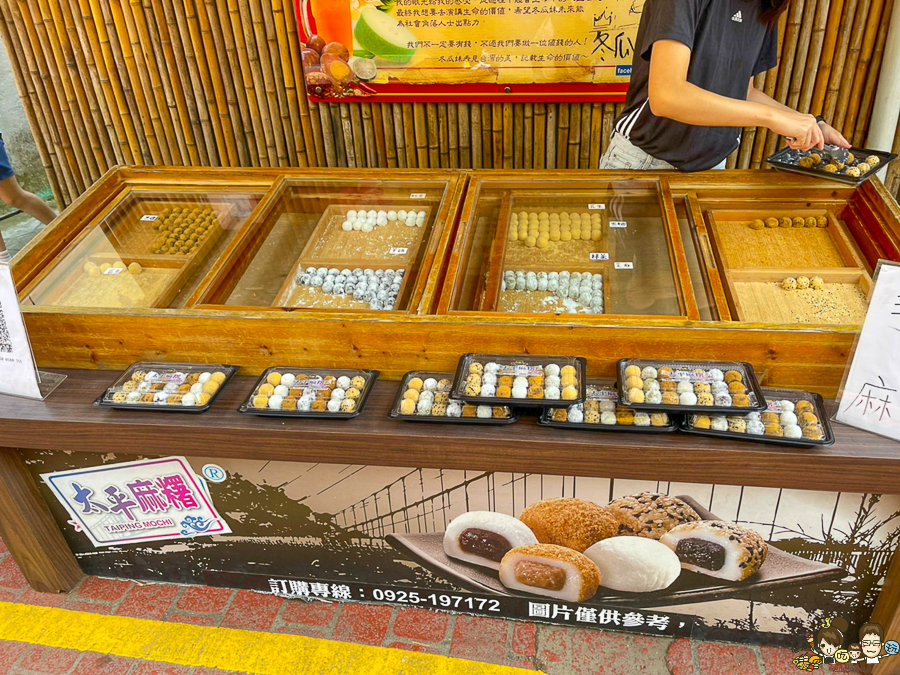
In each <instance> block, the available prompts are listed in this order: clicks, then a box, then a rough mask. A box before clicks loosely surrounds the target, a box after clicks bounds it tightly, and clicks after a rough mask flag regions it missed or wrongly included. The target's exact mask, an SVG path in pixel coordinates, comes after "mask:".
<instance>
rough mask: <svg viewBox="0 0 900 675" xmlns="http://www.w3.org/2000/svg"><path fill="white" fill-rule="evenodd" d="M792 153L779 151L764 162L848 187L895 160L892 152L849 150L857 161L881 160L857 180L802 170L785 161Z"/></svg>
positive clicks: (837, 174) (860, 182) (813, 170)
mask: <svg viewBox="0 0 900 675" xmlns="http://www.w3.org/2000/svg"><path fill="white" fill-rule="evenodd" d="M794 152H796V151H795V150H792V149H791V148H784V149H783V150H779V151H778V152H776V153H775V154H774V155H772V156H771V157H769V158H767V159H766V161H767V162H768V163H769V164H771V165H772V166H774V167H775V168H776V169H781V170H783V171H793V172H794V173H802V174H805V175H807V176H815V177H816V178H825V179H827V180H833V181H837V182H839V183H847V184H848V185H860V184H862V183H865V182H866V181H867V180H868V179H869V178H871V177H872V176H873V175H874V174H876V173H878V172H879V171H881V170H882V169H883V168H884V167H885V166H887V165H888V164H890V163H891V162H893V161H894V160H895V159H897V155H896V153H893V152H882V151H881V150H866V149H865V148H850V152H852V153H853V156H854V158H856V159H857V160H859V159H863V160H864V159H865V158H866V157H869V156H871V155H875V156H876V157H878V158H879V159H880V160H881V162H879V164H878V166H876V167H873V168H871V169H869V171H867V172H866V173H864V174H863V175H862V176H860V177H859V178H853V177H852V176H845V175H844V174H840V173H828V172H827V171H822V170H820V169H804V168H803V167H801V166H798V165H797V164H794V163H793V162H791V161H788V160H787V157H789V156H790V155H791V154H792V153H794Z"/></svg>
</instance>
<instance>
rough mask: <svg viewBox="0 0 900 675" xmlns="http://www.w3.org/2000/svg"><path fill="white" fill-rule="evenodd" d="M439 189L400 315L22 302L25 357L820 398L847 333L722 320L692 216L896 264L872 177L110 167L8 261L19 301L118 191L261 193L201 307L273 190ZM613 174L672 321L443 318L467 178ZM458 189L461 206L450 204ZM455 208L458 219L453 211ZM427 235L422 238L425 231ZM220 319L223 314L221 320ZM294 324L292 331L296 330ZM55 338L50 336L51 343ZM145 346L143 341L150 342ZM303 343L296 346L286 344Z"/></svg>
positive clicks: (896, 226)
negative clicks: (673, 285)
mask: <svg viewBox="0 0 900 675" xmlns="http://www.w3.org/2000/svg"><path fill="white" fill-rule="evenodd" d="M361 175H362V176H363V177H364V178H367V179H369V178H371V179H377V178H382V179H396V180H415V179H417V178H419V179H426V180H428V179H430V180H435V179H440V178H447V179H450V178H452V179H454V181H452V185H453V187H452V189H451V197H450V199H449V200H447V203H446V204H444V212H443V213H441V214H439V216H438V221H437V225H436V228H437V229H439V230H440V236H439V237H438V236H432V245H433V246H430V247H429V251H428V254H427V256H426V257H425V258H424V259H423V262H422V266H423V268H427V269H428V273H427V275H426V276H425V277H424V281H423V282H422V284H421V285H420V286H419V287H418V288H417V289H416V293H421V299H420V300H419V301H418V302H415V301H414V302H413V304H411V305H410V307H412V308H414V309H411V310H410V312H409V313H403V312H391V313H384V312H373V311H358V312H334V311H332V312H327V311H319V310H305V311H302V312H298V311H271V310H270V309H268V310H267V309H265V308H240V307H229V306H222V305H197V306H193V307H185V308H183V309H138V310H118V311H112V310H89V309H78V308H54V307H36V306H27V305H26V306H24V313H25V320H26V324H27V326H28V329H29V332H30V335H31V338H32V342H33V344H34V348H35V353H36V356H37V359H38V362H39V363H40V365H41V366H42V367H75V368H108V369H114V368H120V367H123V366H125V365H128V364H129V363H132V362H134V361H137V360H140V359H142V358H146V357H147V356H149V355H152V356H153V357H154V358H162V359H167V360H179V361H209V360H219V361H222V362H231V363H240V364H241V365H242V366H244V368H245V370H246V372H249V373H254V372H261V371H262V370H263V369H264V368H266V367H268V366H270V365H272V364H273V363H294V364H296V365H298V366H302V365H309V366H313V365H322V364H326V365H332V366H334V367H339V366H345V367H356V366H359V365H365V366H366V367H370V368H377V369H379V370H380V371H381V372H382V376H383V377H384V378H387V379H399V378H400V377H401V376H402V375H403V374H404V373H405V372H407V371H408V370H412V369H422V368H426V369H438V370H453V368H454V367H455V365H456V362H457V360H458V358H459V356H460V354H462V353H465V352H469V351H481V352H492V353H544V352H546V351H547V349H548V346H552V348H553V351H554V352H556V353H571V354H575V355H586V356H589V357H590V359H589V372H588V375H589V376H590V377H602V376H605V377H609V376H612V375H613V374H614V366H615V362H616V360H617V359H618V358H621V357H623V356H631V357H640V356H659V357H665V356H679V355H683V354H685V353H690V354H691V355H692V356H693V357H695V358H732V359H738V360H744V361H750V362H751V363H753V364H754V365H755V366H756V367H757V369H758V371H759V372H760V373H761V374H762V375H763V379H764V383H765V384H767V385H772V386H799V387H807V388H810V389H813V390H816V391H819V392H820V393H823V394H825V395H829V394H833V393H834V392H835V391H836V389H837V386H838V384H839V382H840V379H841V375H842V374H843V371H844V367H845V365H846V359H847V355H848V354H849V351H850V349H851V347H852V343H853V339H854V336H855V333H856V327H855V326H834V325H802V326H783V325H775V324H765V323H740V322H735V321H731V320H729V319H730V318H731V310H730V309H729V306H728V301H727V293H726V291H725V289H726V281H727V280H726V279H725V278H724V276H723V275H722V270H721V269H720V268H719V265H718V263H717V261H716V259H715V255H714V253H713V251H714V249H713V246H712V243H711V242H710V240H708V237H709V232H708V228H707V226H706V221H705V220H704V210H705V209H709V208H710V205H714V206H715V207H716V208H723V209H737V208H742V207H743V206H746V204H747V203H748V202H752V203H753V204H754V207H755V208H763V209H764V208H769V207H771V208H772V209H777V208H781V207H783V206H784V205H785V204H788V205H794V206H797V205H800V206H803V207H804V208H812V207H816V208H819V207H821V206H822V205H825V206H826V207H828V208H829V209H830V210H831V211H832V212H833V213H834V214H835V215H836V216H837V217H839V219H840V220H842V221H843V222H844V223H845V224H846V228H847V231H848V232H849V233H850V235H851V236H852V237H853V239H854V242H855V245H856V247H857V248H858V249H859V252H860V253H861V254H862V260H863V261H864V263H865V265H866V269H867V271H868V270H870V269H871V268H872V266H873V265H874V263H875V262H876V261H877V259H878V258H879V257H884V258H890V259H894V260H900V209H898V207H897V205H896V203H895V202H893V200H892V199H891V198H890V197H889V196H888V195H887V193H886V192H885V190H884V188H883V186H882V185H881V184H880V183H879V182H877V181H868V182H867V183H865V184H863V185H862V186H860V187H858V188H855V187H851V186H845V185H839V184H835V183H831V182H828V181H820V180H814V179H810V178H808V177H805V176H797V175H793V174H785V173H779V172H773V171H716V172H707V173H703V174H680V173H676V172H662V173H659V174H647V173H642V172H616V173H612V172H602V171H597V172H587V171H586V172H578V173H576V172H537V171H527V172H468V173H464V172H441V171H438V172H434V171H385V172H381V171H377V172H372V173H371V174H368V173H364V172H360V171H358V170H334V169H332V170H324V169H315V170H307V169H304V170H291V169H204V168H190V169H181V168H171V169H149V168H118V169H115V170H113V171H111V172H109V173H108V174H107V175H106V176H104V178H103V179H102V180H101V181H99V182H98V183H97V184H96V185H95V186H93V187H92V188H91V189H90V190H89V191H88V192H86V193H85V194H84V195H83V196H82V197H81V198H80V199H79V200H78V201H77V202H76V203H75V204H73V206H72V207H70V208H69V209H68V210H67V211H66V213H65V214H63V216H62V217H60V218H59V219H58V220H57V221H56V222H55V223H54V224H53V225H51V226H50V227H49V228H47V229H46V230H45V231H44V232H43V233H42V234H41V235H39V236H38V237H37V238H36V239H35V240H34V241H33V242H32V243H31V244H29V245H28V246H27V247H26V248H25V249H24V250H23V251H22V252H21V253H20V254H19V255H18V256H16V259H15V261H14V274H15V276H16V279H17V282H18V283H19V285H20V288H21V289H22V290H23V295H22V297H25V294H27V290H28V288H30V285H31V284H32V283H33V282H34V281H35V280H36V279H38V278H40V276H41V275H42V274H45V273H46V272H47V269H48V267H49V266H50V265H51V264H52V263H53V262H54V261H55V260H56V259H57V258H58V256H59V255H60V254H61V253H62V252H63V251H64V250H65V249H66V247H67V246H68V245H69V244H70V243H71V241H72V240H73V239H74V238H76V237H77V236H78V235H79V233H81V232H82V231H83V230H84V228H85V227H87V226H88V225H90V224H91V223H93V222H95V220H96V216H97V215H98V213H99V212H100V211H102V210H103V209H104V208H105V207H106V206H107V205H108V204H109V203H110V201H111V200H113V199H115V198H116V196H117V195H118V194H119V192H120V190H122V189H123V188H125V187H128V186H139V187H141V188H142V189H155V188H158V189H160V190H176V189H179V188H184V187H185V186H192V185H193V186H196V185H202V186H208V187H209V188H210V189H227V190H229V191H231V192H237V191H241V190H245V191H246V190H254V191H260V190H263V189H266V190H268V192H267V193H266V195H265V196H264V197H263V198H262V200H261V201H260V202H259V203H258V204H257V205H256V208H255V210H254V211H253V213H252V214H251V215H250V216H249V217H248V219H247V221H246V222H245V223H244V226H243V227H242V229H241V231H240V232H239V233H237V234H236V235H235V237H234V239H233V241H232V242H231V243H230V244H229V246H228V248H227V249H226V251H225V252H224V253H223V254H222V255H221V257H220V259H219V260H218V261H217V262H216V263H215V264H214V265H213V267H212V269H211V270H210V271H209V273H208V274H207V276H206V278H205V279H204V280H203V282H202V283H201V285H200V288H199V289H198V294H195V297H200V296H199V294H202V293H203V292H204V291H205V289H206V288H208V287H209V286H210V284H212V283H214V282H215V280H216V279H219V278H221V275H222V274H223V270H224V269H225V264H226V261H227V260H228V259H229V257H230V256H233V255H234V252H235V251H236V250H237V249H238V248H239V247H242V246H245V245H246V240H247V238H248V237H249V236H251V235H252V233H253V230H254V228H255V227H256V226H257V223H258V222H259V219H260V218H261V217H263V214H264V212H265V210H266V209H267V208H272V206H273V202H274V200H275V195H276V192H277V185H278V184H280V181H282V180H283V179H290V178H307V179H322V180H330V179H335V178H340V179H345V180H349V179H359V178H360V176H361ZM610 178H616V179H637V180H640V179H644V180H647V179H653V180H655V179H657V178H658V179H659V181H660V189H661V194H662V196H663V200H664V210H663V218H664V222H665V226H666V228H667V232H668V235H667V236H668V237H669V238H670V241H672V242H673V244H672V251H671V254H672V255H673V256H674V258H675V260H676V265H675V267H676V268H677V269H679V270H680V273H679V275H678V283H679V284H681V287H682V288H683V289H687V291H688V292H684V293H683V297H684V298H685V304H684V307H685V316H683V317H676V318H671V317H635V316H629V317H615V316H605V315H597V316H584V317H581V316H578V317H554V316H546V315H515V314H501V313H496V312H465V313H450V312H448V311H447V308H448V307H449V302H450V300H449V299H450V298H451V297H452V293H453V288H454V285H455V284H456V283H457V282H458V275H459V270H460V265H461V262H462V260H461V256H462V254H463V250H462V249H461V245H460V242H461V241H464V238H465V237H466V233H467V231H468V228H469V227H470V222H469V219H470V218H471V214H472V209H473V204H472V199H473V196H474V195H476V194H477V188H478V185H479V183H480V181H484V180H504V181H510V180H527V181H530V182H532V183H533V182H536V181H541V180H542V179H547V180H557V181H559V180H563V179H564V180H566V181H568V182H573V183H590V182H591V181H595V182H596V181H607V180H609V179H610ZM467 181H468V184H469V186H468V193H467V194H468V197H467V199H466V203H465V204H463V205H462V206H461V207H460V205H461V201H462V196H463V193H464V192H465V191H466V184H467ZM676 209H681V211H683V217H684V218H686V219H688V220H690V221H691V222H692V224H693V229H694V230H695V234H694V235H693V236H694V237H695V238H696V241H695V242H693V243H694V245H695V246H696V248H697V250H698V251H700V254H699V258H700V260H701V261H702V267H703V270H702V272H703V275H704V278H705V279H706V280H707V282H708V286H709V292H708V295H709V296H710V297H711V298H712V303H713V304H714V306H715V307H716V312H717V315H718V317H720V319H719V320H713V321H701V320H699V318H693V317H697V316H698V313H697V312H696V309H695V306H696V295H695V293H694V291H693V290H692V286H691V285H690V284H691V280H690V277H689V275H687V274H685V272H684V270H685V264H684V260H686V254H685V251H684V243H685V242H684V240H683V239H682V238H681V235H680V234H679V231H678V230H679V224H678V220H677V218H678V216H677V215H676ZM457 212H458V213H459V214H460V216H459V218H458V220H457V221H454V218H455V216H454V214H455V213H457ZM435 234H437V233H435ZM223 319H227V320H226V321H223ZM297 321H301V322H303V323H301V324H298V323H296V322H297ZM61 333H62V334H65V335H67V337H68V339H67V340H64V341H63V340H59V339H57V337H58V335H60V334H61ZM149 336H152V341H151V340H150V337H149ZM301 338H302V339H301Z"/></svg>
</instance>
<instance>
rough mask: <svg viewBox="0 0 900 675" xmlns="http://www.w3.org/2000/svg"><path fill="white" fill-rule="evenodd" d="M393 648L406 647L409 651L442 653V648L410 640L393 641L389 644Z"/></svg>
mask: <svg viewBox="0 0 900 675" xmlns="http://www.w3.org/2000/svg"><path fill="white" fill-rule="evenodd" d="M387 646H388V647H390V648H391V649H404V650H406V651H408V652H422V653H424V654H440V653H441V652H440V650H438V649H437V648H436V647H432V646H430V645H423V644H415V643H410V642H392V643H390V644H389V645H387Z"/></svg>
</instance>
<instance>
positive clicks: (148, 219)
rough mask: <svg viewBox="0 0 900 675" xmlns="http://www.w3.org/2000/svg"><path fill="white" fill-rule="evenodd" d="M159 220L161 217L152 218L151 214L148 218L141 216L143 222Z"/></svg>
mask: <svg viewBox="0 0 900 675" xmlns="http://www.w3.org/2000/svg"><path fill="white" fill-rule="evenodd" d="M157 218H159V216H151V215H149V214H148V215H146V216H141V220H142V221H144V222H152V221H154V220H156V219H157Z"/></svg>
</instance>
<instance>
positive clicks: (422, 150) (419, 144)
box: [413, 103, 429, 169]
mask: <svg viewBox="0 0 900 675" xmlns="http://www.w3.org/2000/svg"><path fill="white" fill-rule="evenodd" d="M425 106H426V104H425V103H413V111H414V112H415V116H416V126H415V129H416V157H417V161H418V167H419V168H422V169H424V168H427V167H428V166H429V164H428V123H427V121H426V111H425Z"/></svg>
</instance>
